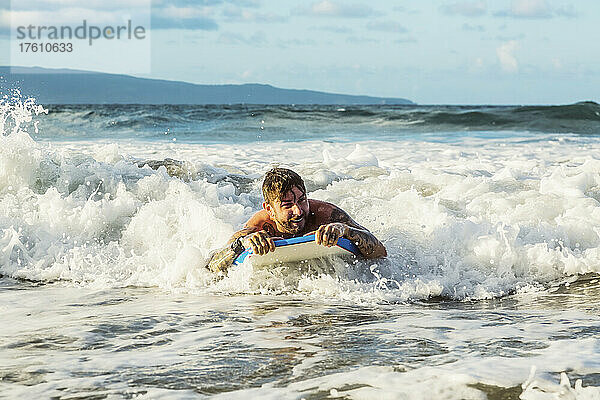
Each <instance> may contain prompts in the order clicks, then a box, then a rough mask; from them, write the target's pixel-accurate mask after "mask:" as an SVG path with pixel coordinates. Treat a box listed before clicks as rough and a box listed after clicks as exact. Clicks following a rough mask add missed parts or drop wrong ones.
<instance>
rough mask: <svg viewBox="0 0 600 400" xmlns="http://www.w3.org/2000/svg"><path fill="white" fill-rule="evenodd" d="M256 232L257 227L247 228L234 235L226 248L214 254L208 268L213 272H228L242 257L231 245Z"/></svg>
mask: <svg viewBox="0 0 600 400" xmlns="http://www.w3.org/2000/svg"><path fill="white" fill-rule="evenodd" d="M254 232H256V227H246V228H244V229H242V230H239V231H237V232H236V233H234V234H233V235H232V236H231V238H230V239H229V241H228V242H227V244H226V245H225V247H223V248H222V249H220V250H217V251H216V252H214V253H213V254H212V255H211V256H210V259H209V261H208V264H206V268H208V269H209V270H211V271H212V272H226V271H227V269H228V268H229V267H231V265H232V264H233V262H234V261H235V259H236V258H237V257H238V256H239V255H240V254H239V253H237V252H235V251H234V250H233V249H232V248H231V244H232V243H233V242H234V241H235V240H236V239H238V238H242V237H245V236H247V235H250V234H252V233H254Z"/></svg>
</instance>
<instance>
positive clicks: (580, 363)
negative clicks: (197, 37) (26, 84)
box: [0, 96, 600, 400]
mask: <svg viewBox="0 0 600 400" xmlns="http://www.w3.org/2000/svg"><path fill="white" fill-rule="evenodd" d="M0 131H1V134H0V312H1V315H2V328H1V329H0V398H7V399H13V398H54V399H83V398H86V399H117V398H128V399H131V398H136V399H195V398H204V397H214V398H223V399H229V398H260V399H384V398H385V399H518V398H521V399H535V400H545V399H599V398H600V317H599V313H600V275H599V272H600V203H599V202H600V105H598V104H596V103H593V102H583V103H577V104H572V105H564V106H444V105H440V106H434V105H432V106H418V105H414V106H413V105H411V106H390V105H380V106H337V107H336V106H294V105H286V106H278V105H273V106H259V105H230V106H227V105H225V106H221V105H215V106H187V105H186V106H178V105H156V106H146V105H144V106H142V105H49V106H43V105H38V104H36V103H35V101H33V100H26V99H22V98H20V97H18V96H12V97H11V96H7V97H5V98H3V99H2V100H0ZM165 160H166V161H165ZM273 165H280V166H285V167H289V168H292V169H294V170H295V171H297V172H298V173H300V175H302V176H303V177H304V179H305V182H306V186H307V190H308V192H309V197H310V198H314V199H320V200H325V201H329V202H332V203H335V204H337V205H339V206H340V207H342V208H343V209H344V210H346V211H347V212H348V213H349V214H350V215H351V216H352V217H353V218H354V219H355V220H356V221H357V222H359V223H360V224H362V225H364V226H365V227H367V228H368V229H369V230H371V231H372V232H373V233H374V234H375V235H376V236H377V237H378V238H379V239H380V240H381V241H382V242H383V243H384V244H385V246H386V248H387V251H388V257H387V258H386V259H383V260H370V261H364V260H358V261H355V262H349V261H347V260H338V259H332V260H315V261H314V262H310V263H305V264H302V265H281V266H274V267H269V268H256V269H254V268H252V266H251V265H247V264H242V265H240V266H237V267H234V268H232V269H231V270H230V271H229V273H228V275H227V276H226V277H224V278H222V279H219V278H217V277H215V275H213V274H212V273H210V272H208V271H207V270H205V269H204V267H203V266H204V264H205V262H206V260H207V257H208V255H209V253H210V252H211V251H212V250H214V249H216V248H218V247H220V246H222V245H223V244H224V243H225V241H226V240H227V239H228V238H229V236H230V235H231V234H232V233H233V232H234V231H236V230H237V229H239V228H240V227H241V226H242V225H243V223H244V222H245V221H246V220H247V219H248V218H249V217H250V216H251V215H252V214H253V213H254V212H256V211H257V210H259V209H260V207H261V203H262V196H261V191H260V185H261V179H262V176H263V174H264V172H265V171H267V170H268V169H269V168H270V167H272V166H273Z"/></svg>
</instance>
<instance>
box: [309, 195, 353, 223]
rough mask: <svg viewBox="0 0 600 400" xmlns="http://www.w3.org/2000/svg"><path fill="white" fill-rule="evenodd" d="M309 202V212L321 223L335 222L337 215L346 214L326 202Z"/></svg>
mask: <svg viewBox="0 0 600 400" xmlns="http://www.w3.org/2000/svg"><path fill="white" fill-rule="evenodd" d="M309 202H310V211H311V212H313V213H314V214H315V216H316V217H317V219H318V220H319V221H320V222H321V223H328V222H337V218H338V216H339V215H342V214H346V213H345V212H344V210H342V209H341V208H340V207H338V206H336V205H335V204H332V203H328V202H326V201H322V200H313V199H310V200H309ZM346 215H347V214H346Z"/></svg>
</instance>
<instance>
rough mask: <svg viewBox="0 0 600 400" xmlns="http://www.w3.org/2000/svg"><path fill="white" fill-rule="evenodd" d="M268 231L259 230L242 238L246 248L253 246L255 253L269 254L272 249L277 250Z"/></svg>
mask: <svg viewBox="0 0 600 400" xmlns="http://www.w3.org/2000/svg"><path fill="white" fill-rule="evenodd" d="M273 239H278V238H272V237H271V236H269V234H268V233H267V232H266V231H258V232H255V233H253V234H251V235H248V236H246V237H245V238H243V239H242V244H243V245H244V247H245V248H247V249H248V248H251V249H252V252H253V253H254V254H260V255H263V254H267V253H268V252H270V251H275V243H274V241H273Z"/></svg>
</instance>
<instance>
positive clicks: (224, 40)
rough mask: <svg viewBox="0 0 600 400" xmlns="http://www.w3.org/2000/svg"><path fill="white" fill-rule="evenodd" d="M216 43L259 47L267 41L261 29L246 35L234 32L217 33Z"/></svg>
mask: <svg viewBox="0 0 600 400" xmlns="http://www.w3.org/2000/svg"><path fill="white" fill-rule="evenodd" d="M217 43H220V44H228V45H240V44H243V45H250V46H255V47H260V46H263V45H265V44H267V43H268V41H267V35H265V33H264V32H263V31H257V32H255V33H254V34H252V35H250V36H248V37H246V36H244V35H242V34H239V33H235V32H223V33H221V34H220V35H219V37H218V39H217Z"/></svg>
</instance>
